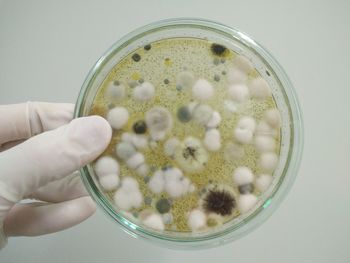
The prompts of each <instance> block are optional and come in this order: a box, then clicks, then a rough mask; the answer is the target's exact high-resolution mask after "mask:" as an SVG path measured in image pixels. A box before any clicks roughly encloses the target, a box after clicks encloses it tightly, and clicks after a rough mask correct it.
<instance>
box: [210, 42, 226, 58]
mask: <svg viewBox="0 0 350 263" xmlns="http://www.w3.org/2000/svg"><path fill="white" fill-rule="evenodd" d="M210 49H211V52H213V53H214V54H215V55H217V56H224V55H225V51H226V50H227V48H226V47H225V46H223V45H220V44H216V43H213V44H212V45H211V47H210Z"/></svg>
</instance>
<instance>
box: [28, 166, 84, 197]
mask: <svg viewBox="0 0 350 263" xmlns="http://www.w3.org/2000/svg"><path fill="white" fill-rule="evenodd" d="M87 195H89V194H88V192H87V191H86V189H85V187H84V184H83V182H82V180H81V179H80V173H79V172H78V171H76V172H74V173H72V174H70V175H68V176H66V177H64V178H62V179H60V180H57V181H53V182H50V183H48V184H47V185H45V186H42V187H40V188H39V189H38V190H36V191H35V192H34V193H32V194H30V195H29V196H26V198H31V199H37V200H41V201H44V202H49V203H59V202H63V201H68V200H72V199H76V198H79V197H82V196H87Z"/></svg>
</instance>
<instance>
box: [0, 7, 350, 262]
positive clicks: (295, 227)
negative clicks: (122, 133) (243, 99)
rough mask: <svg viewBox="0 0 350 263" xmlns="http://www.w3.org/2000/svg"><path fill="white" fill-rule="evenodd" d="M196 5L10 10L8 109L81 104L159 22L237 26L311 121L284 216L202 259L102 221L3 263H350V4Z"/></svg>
mask: <svg viewBox="0 0 350 263" xmlns="http://www.w3.org/2000/svg"><path fill="white" fill-rule="evenodd" d="M189 2H190V1H188V0H177V1H154V0H147V1H134V0H127V1H44V0H43V1H25V0H23V1H13V0H12V1H1V0H0V103H2V104H4V103H15V102H23V101H27V100H41V101H55V102H74V101H75V99H76V97H77V95H78V92H79V89H80V86H81V84H82V82H83V80H84V78H85V76H86V74H87V72H88V71H89V69H90V68H91V66H92V65H93V64H94V62H95V61H96V60H97V58H99V56H100V55H101V54H102V53H103V52H104V51H105V50H106V49H107V48H108V47H109V46H110V45H111V44H112V43H113V42H114V41H116V40H117V39H119V38H120V37H121V36H123V35H124V34H126V33H128V32H129V31H130V30H133V29H135V28H137V27H139V26H142V25H144V24H146V23H149V22H152V21H155V20H159V19H164V18H170V17H181V16H195V17H202V18H208V19H213V20H217V21H220V22H222V23H224V24H227V25H229V26H233V27H237V28H239V29H241V30H243V31H245V32H248V33H249V34H250V35H252V36H253V37H254V38H255V39H257V40H258V41H259V42H260V43H262V44H263V45H264V46H265V47H266V48H267V49H268V50H270V51H271V53H272V54H273V55H274V56H275V57H276V58H277V60H278V61H279V62H280V63H281V64H282V65H283V66H284V68H285V70H286V72H287V73H288V75H289V76H290V78H291V80H292V82H293V83H294V85H295V89H296V91H297V93H298V95H299V99H300V103H301V107H302V110H303V115H304V122H305V148H304V156H303V161H302V164H301V169H300V172H299V174H298V177H297V180H296V182H295V184H294V187H293V188H292V190H291V192H290V194H289V195H288V196H287V198H286V199H285V201H284V202H283V203H282V205H281V206H280V208H279V209H278V210H277V211H276V212H275V213H274V214H273V216H272V217H271V218H270V219H269V220H268V221H267V222H266V223H265V224H263V225H262V226H261V227H260V228H258V229H257V230H255V231H254V232H252V233H250V234H249V235H248V236H246V237H244V238H242V239H240V240H238V241H236V242H234V243H231V244H228V245H226V246H223V247H219V248H215V249H209V250H204V251H193V252H191V251H173V250H168V249H164V248H159V247H156V246H154V245H152V244H149V243H147V242H145V241H142V240H136V239H133V238H131V237H130V236H128V235H127V234H125V233H124V232H122V230H120V229H119V228H118V227H117V226H116V225H115V224H114V223H113V222H112V221H111V220H109V219H108V218H107V217H106V216H104V214H103V213H102V212H101V211H98V212H97V213H96V214H95V215H94V216H93V217H92V218H90V219H89V220H87V221H85V222H84V223H82V224H80V225H79V226H77V227H74V228H72V229H69V230H66V231H63V232H60V233H56V234H52V235H47V236H42V237H35V238H14V239H11V240H10V242H9V244H8V246H7V247H6V248H5V249H4V250H3V251H2V252H0V262H6V263H10V262H36V263H37V262H52V263H54V262H85V263H88V262H97V261H98V262H203V263H205V262H210V263H212V262H281V261H283V262H293V263H294V262H350V249H349V248H350V190H349V189H350V188H349V185H350V174H349V168H350V165H349V163H350V160H349V156H350V140H349V134H350V117H349V115H350V106H349V105H350V103H349V99H350V85H349V83H350V81H349V76H350V74H349V66H348V65H349V64H348V62H349V59H350V51H349V50H350V29H349V26H350V15H349V11H350V1H340V0H339V1H295V0H294V1H267V0H264V1H249V0H246V1H241V2H235V1H232V0H231V1H222V0H215V1H191V3H189ZM204 2H205V3H204ZM0 118H1V116H0Z"/></svg>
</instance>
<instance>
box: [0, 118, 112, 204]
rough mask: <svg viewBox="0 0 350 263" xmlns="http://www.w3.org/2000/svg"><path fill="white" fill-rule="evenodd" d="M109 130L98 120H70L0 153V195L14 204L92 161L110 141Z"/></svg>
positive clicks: (104, 123)
mask: <svg viewBox="0 0 350 263" xmlns="http://www.w3.org/2000/svg"><path fill="white" fill-rule="evenodd" d="M111 134H112V131H111V127H110V125H109V124H108V122H107V121H106V120H105V119H103V118H102V117H99V116H90V117H84V118H78V119H75V120H73V121H72V122H71V123H69V124H68V125H64V126H62V127H60V128H58V129H56V130H52V131H48V132H45V133H42V134H40V135H37V136H34V137H32V138H30V139H28V140H26V141H25V142H24V143H21V144H19V145H17V146H15V147H13V148H11V149H9V150H7V151H5V152H2V153H0V193H1V195H2V197H4V198H5V199H7V200H9V201H12V202H14V203H15V202H17V201H19V200H21V199H22V198H23V197H24V196H26V195H28V194H30V193H33V192H34V191H35V190H36V189H38V188H40V187H41V186H44V185H46V184H47V183H49V182H51V181H55V180H58V179H61V178H63V177H64V176H66V175H67V174H71V173H73V172H74V171H76V170H78V169H79V168H81V167H82V166H84V165H86V164H88V163H89V162H91V161H93V160H94V159H96V158H97V157H98V156H99V155H100V154H101V153H102V152H103V151H104V149H105V148H106V147H107V145H108V143H109V141H110V139H111Z"/></svg>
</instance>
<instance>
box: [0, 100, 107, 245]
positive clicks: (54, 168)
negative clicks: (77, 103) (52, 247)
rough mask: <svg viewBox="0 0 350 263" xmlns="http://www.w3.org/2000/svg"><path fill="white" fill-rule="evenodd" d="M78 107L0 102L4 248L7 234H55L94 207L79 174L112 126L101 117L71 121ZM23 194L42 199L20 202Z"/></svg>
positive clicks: (0, 202)
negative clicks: (6, 103)
mask: <svg viewBox="0 0 350 263" xmlns="http://www.w3.org/2000/svg"><path fill="white" fill-rule="evenodd" d="M73 107H74V106H73V105H71V104H58V103H57V104H53V103H32V102H28V103H25V104H16V105H5V106H0V247H3V246H4V245H5V244H6V241H7V236H20V235H21V236H35V235H42V234H47V233H52V232H56V231H59V230H62V229H65V228H68V227H71V226H73V225H75V224H77V223H79V222H81V221H83V220H85V219H86V218H87V217H89V216H90V215H91V214H92V213H93V212H94V211H95V205H94V203H93V201H92V200H91V199H90V197H88V196H86V195H87V193H86V191H85V189H84V186H83V185H82V183H81V180H80V178H79V176H78V173H77V172H76V173H74V172H75V171H76V170H78V169H79V168H81V167H82V166H84V165H86V164H87V163H89V162H91V161H93V160H94V159H95V158H96V157H98V156H99V155H100V154H101V153H102V152H103V150H104V149H105V148H106V147H107V145H108V143H109V141H110V139H111V134H112V130H111V127H110V126H109V124H108V123H107V121H106V120H105V119H103V118H101V117H98V116H91V117H84V118H79V119H75V120H73V121H71V119H72V114H73ZM42 132H43V133H42ZM40 133H41V134H40ZM37 134H39V135H37ZM23 141H24V142H23ZM24 198H34V199H37V200H40V201H42V202H33V203H26V204H23V203H20V204H19V203H18V202H19V201H21V200H22V199H24Z"/></svg>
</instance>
